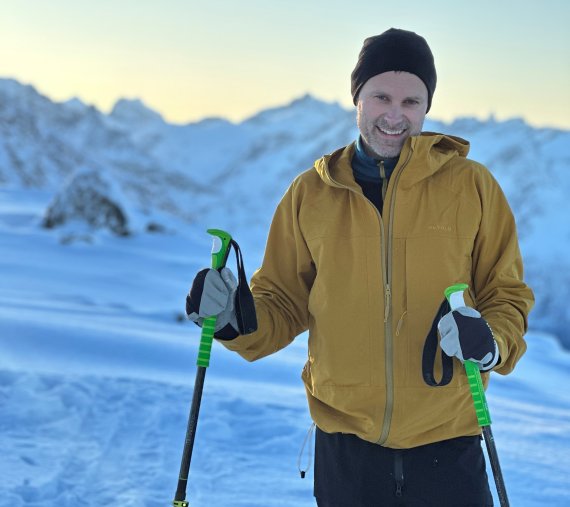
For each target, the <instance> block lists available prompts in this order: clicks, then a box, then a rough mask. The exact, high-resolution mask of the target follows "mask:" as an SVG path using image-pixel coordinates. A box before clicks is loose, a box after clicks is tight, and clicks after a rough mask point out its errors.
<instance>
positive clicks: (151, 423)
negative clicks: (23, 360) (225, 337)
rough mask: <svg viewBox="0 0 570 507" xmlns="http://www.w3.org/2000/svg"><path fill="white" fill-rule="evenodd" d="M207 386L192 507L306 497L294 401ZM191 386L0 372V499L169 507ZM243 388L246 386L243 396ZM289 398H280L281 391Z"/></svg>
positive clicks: (300, 411) (303, 418)
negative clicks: (298, 464) (262, 399)
mask: <svg viewBox="0 0 570 507" xmlns="http://www.w3.org/2000/svg"><path fill="white" fill-rule="evenodd" d="M210 384H213V386H211V387H208V385H206V388H205V391H204V399H203V404H202V408H201V415H200V420H199V427H198V433H197V438H196V444H195V449H194V456H193V460H192V469H191V474H190V482H189V487H188V498H189V499H190V500H191V505H193V506H194V505H195V506H196V507H198V506H201V505H203V506H228V505H239V506H243V507H245V506H260V507H261V506H274V505H275V506H277V505H312V501H311V486H312V485H311V480H310V478H308V479H306V480H304V481H302V480H301V479H299V476H298V473H297V470H296V459H297V455H296V453H297V452H298V451H299V449H300V446H301V444H302V441H303V438H304V434H305V431H306V430H307V429H308V427H307V421H308V419H307V415H306V413H305V408H304V405H303V403H302V402H303V399H302V393H298V396H297V398H298V400H297V403H295V404H294V405H292V404H290V403H289V402H288V401H287V399H286V400H285V401H284V402H279V401H278V400H273V401H269V400H268V398H269V396H268V395H267V394H266V395H263V393H262V394H261V395H262V397H265V398H266V400H265V402H264V403H259V402H257V401H255V399H253V400H250V401H248V398H250V395H254V398H255V387H254V386H251V385H250V386H248V387H249V388H246V389H245V390H244V391H245V392H244V396H243V397H240V396H236V394H235V392H234V391H233V390H228V389H227V388H225V387H224V386H222V385H220V386H216V381H214V382H211V383H210ZM191 391H192V390H191V386H190V387H189V386H182V385H173V384H167V383H161V382H155V381H144V380H136V379H120V378H119V379H113V378H101V377H91V376H86V377H73V376H63V375H56V374H37V373H22V372H14V371H2V372H0V402H1V406H2V417H1V418H0V448H1V449H2V455H3V456H2V460H1V468H2V486H1V487H0V491H1V498H0V506H2V507H19V506H24V505H26V506H30V507H36V506H37V507H39V506H42V507H45V506H48V505H49V506H54V507H55V506H58V507H60V506H61V507H67V506H70V507H71V506H72V505H73V506H83V505H84V506H100V507H103V506H119V505H120V506H124V507H131V506H132V507H134V506H145V507H159V506H164V505H169V504H170V503H171V501H172V498H173V496H174V491H175V489H176V483H177V477H178V475H177V473H178V468H179V465H180V457H181V454H182V446H183V443H184V435H185V431H186V421H187V418H188V409H189V406H190V400H191V394H192V392H191ZM248 393H249V394H248ZM286 398H287V397H286Z"/></svg>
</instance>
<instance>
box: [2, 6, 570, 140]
mask: <svg viewBox="0 0 570 507" xmlns="http://www.w3.org/2000/svg"><path fill="white" fill-rule="evenodd" d="M521 4H522V2H520V1H515V0H513V1H508V0H494V1H491V0H479V1H477V2H469V3H465V4H462V3H460V2H457V1H455V2H452V1H450V0H439V1H438V0H432V1H431V2H425V1H419V0H409V1H408V2H382V1H380V0H375V1H372V0H351V1H348V0H346V1H343V2H341V1H339V0H313V1H312V0H288V1H285V0H272V1H271V2H268V1H267V0H264V1H261V0H243V1H241V2H235V1H233V0H218V1H216V0H212V1H209V2H205V1H195V0H161V1H158V0H98V1H97V2H93V1H92V0H91V1H86V0H73V1H72V0H51V1H49V2H48V1H41V0H36V1H33V0H19V1H17V2H3V3H2V4H0V76H2V77H13V78H16V79H18V80H20V81H22V82H23V83H29V84H33V85H34V86H35V87H36V88H37V89H38V90H39V91H40V92H41V93H43V94H45V95H47V96H48V97H50V98H52V99H53V100H66V99H68V98H71V97H74V96H76V97H79V98H80V99H82V100H83V101H84V102H87V103H89V104H94V105H96V106H97V107H98V108H100V109H101V110H103V111H109V110H110V108H111V107H112V105H113V104H114V102H115V101H116V100H117V99H118V98H120V97H127V98H135V97H136V98H140V99H142V100H143V101H144V102H145V103H146V104H147V105H148V106H150V107H152V108H153V109H155V110H157V111H158V112H160V113H161V114H163V116H164V117H165V119H167V120H169V121H173V122H178V123H185V122H189V121H196V120H199V119H201V118H204V117H209V116H223V117H226V118H229V119H232V120H241V119H243V118H245V117H247V116H250V115H252V114H254V113H255V112H257V111H259V110H260V109H263V108H267V107H271V106H276V105H282V104H285V103H287V102H289V101H291V100H293V99H294V98H297V97H299V96H301V95H303V94H305V93H307V92H308V93H311V94H313V95H314V96H316V97H318V98H321V99H324V100H328V101H338V102H340V103H341V104H342V105H343V106H346V107H352V102H351V97H350V73H351V71H352V69H353V67H354V65H355V63H356V58H357V55H358V52H359V50H360V47H361V45H362V41H363V40H364V38H366V37H368V36H370V35H376V34H378V33H381V32H382V31H384V30H386V29H388V28H390V27H392V26H394V27H398V28H405V29H408V30H413V31H416V32H417V33H419V34H420V35H422V36H424V37H425V38H426V39H427V41H428V43H429V44H430V46H431V48H432V51H433V53H434V55H435V60H436V67H437V72H438V85H437V89H436V92H435V95H434V100H433V106H432V109H431V111H430V117H431V118H434V119H442V120H450V119H452V118H454V117H457V116H476V117H479V118H486V117H488V116H489V115H490V114H494V115H495V116H496V117H497V118H498V119H506V118H511V117H523V118H525V119H526V120H527V121H528V122H530V123H532V124H533V125H537V126H555V127H562V128H566V129H568V128H570V98H569V92H568V90H570V30H569V28H568V25H569V24H570V1H566V0H542V1H541V2H540V5H539V3H538V2H536V3H535V5H534V6H531V5H521Z"/></svg>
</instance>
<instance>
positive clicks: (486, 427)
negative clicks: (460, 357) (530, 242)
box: [445, 283, 510, 507]
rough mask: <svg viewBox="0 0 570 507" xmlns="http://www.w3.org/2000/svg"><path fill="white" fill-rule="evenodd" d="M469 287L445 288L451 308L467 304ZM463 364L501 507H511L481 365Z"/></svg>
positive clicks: (463, 285) (461, 285) (467, 362)
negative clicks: (464, 295) (465, 294)
mask: <svg viewBox="0 0 570 507" xmlns="http://www.w3.org/2000/svg"><path fill="white" fill-rule="evenodd" d="M468 288H469V286H468V285H467V284H464V283H459V284H456V285H452V286H451V287H448V288H447V289H445V297H446V298H447V300H448V301H449V306H450V307H451V310H455V309H456V308H459V307H461V306H466V305H465V299H464V298H463V293H464V292H465V290H467V289H468ZM463 365H464V367H465V373H466V374H467V381H468V383H469V389H470V390H471V396H472V397H473V404H474V406H475V414H476V415H477V422H478V423H479V426H480V427H481V428H482V430H483V437H484V440H485V445H486V447H487V454H488V455H489V462H490V464H491V470H492V471H493V478H494V479H495V486H496V488H497V496H498V497H499V503H500V505H501V507H509V505H510V504H509V499H508V497H507V488H506V486H505V481H504V479H503V472H502V471H501V465H500V463H499V455H498V453H497V447H496V445H495V439H494V437H493V432H492V431H491V414H490V412H489V406H488V405H487V398H486V396H485V388H484V386H483V381H482V379H481V372H480V371H479V366H477V364H476V363H475V362H473V361H468V360H467V361H465V362H464V363H463Z"/></svg>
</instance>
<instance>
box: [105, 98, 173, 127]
mask: <svg viewBox="0 0 570 507" xmlns="http://www.w3.org/2000/svg"><path fill="white" fill-rule="evenodd" d="M109 117H110V118H112V119H114V120H116V121H119V122H121V123H139V124H140V123H164V119H163V118H162V116H161V115H160V114H159V113H157V112H156V111H155V110H154V109H151V108H150V107H148V106H147V105H146V104H145V103H144V102H143V101H142V100H141V99H138V98H134V99H119V100H117V102H116V103H115V105H114V106H113V110H112V111H111V113H110V114H109Z"/></svg>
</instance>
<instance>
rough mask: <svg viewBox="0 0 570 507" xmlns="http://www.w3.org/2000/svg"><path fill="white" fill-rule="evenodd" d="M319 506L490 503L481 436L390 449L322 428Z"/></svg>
mask: <svg viewBox="0 0 570 507" xmlns="http://www.w3.org/2000/svg"><path fill="white" fill-rule="evenodd" d="M314 493H315V497H316V499H317V505H318V506H319V507H392V506H399V507H401V506H404V507H491V506H492V505H493V499H492V496H491V492H490V490H489V481H488V478H487V472H486V471H485V458H484V456H483V450H482V449H481V438H480V437H460V438H454V439H452V440H445V441H443V442H436V443H434V444H429V445H423V446H420V447H415V448H413V449H401V450H397V449H388V448H386V447H382V446H380V445H376V444H372V443H370V442H366V441H365V440H362V439H360V438H358V437H356V436H354V435H347V434H343V433H332V434H329V433H325V432H323V431H321V430H320V429H319V428H317V431H316V446H315V490H314Z"/></svg>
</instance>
